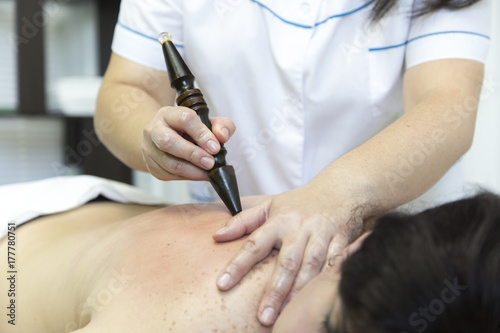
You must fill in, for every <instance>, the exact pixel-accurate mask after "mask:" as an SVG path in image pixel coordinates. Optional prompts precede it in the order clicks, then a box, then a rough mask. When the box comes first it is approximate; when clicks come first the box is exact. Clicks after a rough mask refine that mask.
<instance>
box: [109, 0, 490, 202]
mask: <svg viewBox="0 0 500 333" xmlns="http://www.w3.org/2000/svg"><path fill="white" fill-rule="evenodd" d="M417 2H418V1H413V0H400V1H399V2H398V5H397V6H395V8H393V9H392V10H391V12H390V13H389V14H388V15H387V16H385V17H384V18H383V19H382V20H381V21H380V22H378V23H377V24H371V23H370V19H369V15H370V12H371V10H372V7H373V3H374V1H365V0H335V1H333V0H330V1H321V0H274V1H273V0H258V1H257V0H122V5H121V11H120V16H119V20H118V24H117V26H116V31H115V37H114V41H113V51H114V52H115V53H117V54H118V55H120V56H122V57H124V58H126V59H129V60H131V61H134V62H136V63H138V64H141V65H145V66H147V67H150V68H153V69H157V70H162V71H165V70H166V66H165V61H164V59H163V53H162V50H161V47H160V45H159V43H158V41H157V36H158V34H159V33H160V32H163V31H168V32H170V33H171V34H172V35H173V42H174V44H176V46H177V47H178V49H179V51H180V52H181V54H183V56H184V59H185V60H186V62H187V64H188V66H189V67H190V69H191V70H192V72H193V74H194V75H195V77H196V80H197V84H198V85H199V87H200V89H201V90H202V91H203V93H204V95H205V97H206V100H207V102H208V104H209V108H210V115H211V116H224V117H228V118H230V119H232V120H233V121H234V123H235V124H236V127H237V131H236V133H235V135H234V136H233V137H232V138H231V140H230V141H229V143H228V144H227V145H226V147H227V150H228V156H227V160H228V162H229V164H231V165H233V166H234V167H235V168H236V172H237V177H238V183H239V187H240V194H241V195H242V196H243V195H255V194H277V193H281V192H284V191H287V190H290V189H293V188H296V187H299V186H301V185H303V184H305V183H307V182H308V181H309V180H311V179H312V178H313V177H315V176H316V175H317V174H318V172H320V171H321V170H322V169H323V168H325V167H326V166H327V165H329V164H330V163H332V162H333V161H335V160H336V159H337V158H339V157H340V156H342V155H343V154H345V153H346V152H348V151H349V150H352V149H354V148H356V147H357V146H359V145H361V144H363V143H364V142H365V141H367V140H368V139H370V138H371V137H373V136H374V135H375V134H377V133H378V132H379V131H381V130H382V129H384V128H385V127H386V126H387V125H389V124H390V123H392V122H393V121H394V120H395V119H397V118H398V117H400V116H401V115H402V114H403V103H402V77H403V73H404V71H405V69H408V68H410V67H412V66H415V65H417V64H420V63H423V62H426V61H431V60H436V59H444V58H464V59H473V60H477V61H481V62H484V60H485V58H486V53H487V48H488V43H489V16H490V14H489V5H488V2H485V1H481V2H479V3H477V4H475V5H473V6H471V7H468V8H466V9H462V10H459V11H449V10H440V11H439V12H436V13H433V14H431V15H427V16H425V17H420V18H416V19H411V17H410V13H411V11H412V10H414V9H415V8H416V6H417V5H416V3H417ZM145 76H147V75H145ZM429 79H430V80H432V78H429ZM145 80H147V77H145ZM444 111H445V110H443V112H444ZM465 121H472V119H465ZM437 144H439V141H438V140H434V141H433V142H427V143H426V144H423V145H422V151H421V152H419V153H420V156H417V155H418V154H417V155H415V154H413V155H410V156H401V163H400V164H401V165H400V166H399V168H398V171H397V175H396V176H398V177H400V178H397V177H396V179H403V178H404V175H405V174H407V173H408V172H411V171H412V168H418V167H419V164H421V163H422V159H423V158H425V154H426V153H428V152H429V150H432V149H435V148H433V147H432V146H433V145H434V146H435V145H437ZM426 149H427V150H426ZM422 154H423V155H422ZM460 169H461V167H460V163H458V164H456V165H455V166H454V167H453V168H452V169H451V170H450V171H449V172H448V174H447V175H445V176H444V178H443V179H442V180H441V181H440V182H439V183H438V184H436V186H435V187H434V188H433V189H431V190H430V192H428V193H427V194H426V201H431V202H434V203H437V199H439V201H445V200H450V199H454V198H456V197H459V196H460V195H461V194H462V189H463V185H464V180H463V177H462V174H461V170H460ZM388 181H391V179H390V177H389V178H388ZM392 181H394V180H392ZM209 189H210V185H209V184H208V183H206V182H196V185H195V186H193V197H194V198H195V199H197V200H201V201H208V200H213V199H217V196H216V195H215V196H214V194H211V191H209Z"/></svg>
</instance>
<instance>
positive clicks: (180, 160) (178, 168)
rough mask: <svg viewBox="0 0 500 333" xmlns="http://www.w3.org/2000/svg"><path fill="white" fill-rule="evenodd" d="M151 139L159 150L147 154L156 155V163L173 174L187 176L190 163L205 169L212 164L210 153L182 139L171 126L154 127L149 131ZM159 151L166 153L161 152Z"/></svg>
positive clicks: (212, 159)
mask: <svg viewBox="0 0 500 333" xmlns="http://www.w3.org/2000/svg"><path fill="white" fill-rule="evenodd" d="M151 141H152V142H153V144H154V145H155V146H156V148H157V150H159V151H157V152H156V154H155V153H154V152H151V153H150V154H149V155H152V157H153V158H155V157H156V158H155V160H156V162H157V163H158V164H160V165H161V166H162V167H163V168H164V169H165V170H167V171H168V172H171V173H173V174H175V175H179V176H188V177H189V174H190V172H189V170H190V169H192V168H189V165H190V164H192V165H194V166H197V167H198V168H200V169H205V170H210V169H211V168H213V166H214V163H215V161H214V158H213V156H212V155H210V154H209V153H207V152H206V151H205V150H204V149H203V148H201V147H198V146H197V145H195V144H193V143H192V142H190V141H188V140H186V139H184V138H183V137H182V136H181V135H179V133H177V131H175V130H173V129H172V128H169V127H165V128H159V127H156V128H154V129H153V130H152V132H151ZM161 152H164V153H166V154H161ZM171 156H173V157H176V158H177V159H174V158H171Z"/></svg>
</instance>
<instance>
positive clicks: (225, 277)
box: [217, 228, 279, 291]
mask: <svg viewBox="0 0 500 333" xmlns="http://www.w3.org/2000/svg"><path fill="white" fill-rule="evenodd" d="M266 229H269V228H261V229H258V230H256V231H255V232H254V233H252V234H251V235H250V236H249V237H248V239H247V240H246V241H245V243H243V246H242V247H241V248H240V250H239V251H238V253H236V255H235V256H234V257H233V258H232V259H231V261H230V262H229V264H228V265H227V266H226V267H225V268H224V270H223V271H222V273H220V274H219V277H218V278H217V287H218V288H219V289H220V290H223V291H225V290H229V289H231V288H232V287H234V286H235V285H236V284H237V283H238V282H240V280H241V279H242V278H243V277H244V276H245V275H246V274H247V273H248V272H249V271H250V270H251V269H252V267H253V266H255V265H256V264H257V263H258V262H260V261H261V260H263V259H264V258H266V257H267V256H268V255H269V254H270V253H271V251H272V250H273V249H274V248H275V247H279V243H277V242H279V239H278V238H277V237H276V236H275V233H274V232H272V230H266Z"/></svg>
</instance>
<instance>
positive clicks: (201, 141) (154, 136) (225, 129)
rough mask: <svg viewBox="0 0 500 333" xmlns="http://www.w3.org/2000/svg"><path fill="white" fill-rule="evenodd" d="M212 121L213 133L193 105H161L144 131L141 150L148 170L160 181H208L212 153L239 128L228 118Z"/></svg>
mask: <svg viewBox="0 0 500 333" xmlns="http://www.w3.org/2000/svg"><path fill="white" fill-rule="evenodd" d="M210 120H211V122H212V131H213V133H212V132H211V131H210V130H209V129H208V127H206V126H205V125H204V124H203V123H202V122H201V120H200V118H199V117H198V115H197V114H196V112H195V111H193V110H191V109H189V108H186V107H168V106H167V107H163V108H161V109H160V110H159V111H158V112H157V113H156V115H155V116H154V117H153V119H152V120H151V121H150V122H149V123H148V124H147V125H146V126H145V127H144V131H143V140H142V146H141V152H142V157H143V159H144V162H145V163H146V166H147V169H148V171H149V172H150V173H151V174H152V175H153V176H154V177H156V178H158V179H160V180H207V179H208V175H207V170H210V169H211V168H212V167H213V166H214V158H213V156H212V155H215V154H217V153H218V152H219V150H220V143H226V142H227V140H229V138H230V137H231V136H232V135H233V133H234V131H235V129H236V127H235V126H234V123H233V122H232V121H231V120H229V119H227V118H212V119H210Z"/></svg>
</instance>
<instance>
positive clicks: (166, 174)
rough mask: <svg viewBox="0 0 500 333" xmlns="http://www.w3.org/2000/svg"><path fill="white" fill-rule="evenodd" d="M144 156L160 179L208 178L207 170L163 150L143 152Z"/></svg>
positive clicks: (148, 167) (147, 164)
mask: <svg viewBox="0 0 500 333" xmlns="http://www.w3.org/2000/svg"><path fill="white" fill-rule="evenodd" d="M142 157H143V159H144V162H145V163H146V167H147V169H148V171H149V173H150V174H151V175H152V176H154V177H155V178H157V179H159V180H164V181H166V180H208V174H207V172H206V171H205V170H202V169H200V168H198V167H196V166H194V165H192V164H191V163H188V162H186V161H184V160H181V159H178V158H176V157H174V156H170V155H167V154H165V153H163V152H160V151H156V152H152V153H151V154H144V152H143V155H142Z"/></svg>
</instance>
